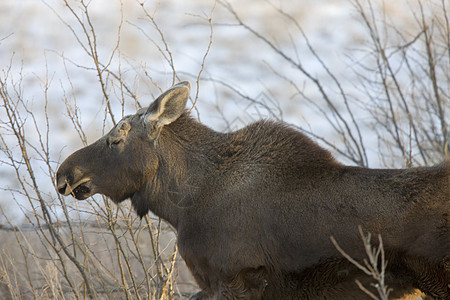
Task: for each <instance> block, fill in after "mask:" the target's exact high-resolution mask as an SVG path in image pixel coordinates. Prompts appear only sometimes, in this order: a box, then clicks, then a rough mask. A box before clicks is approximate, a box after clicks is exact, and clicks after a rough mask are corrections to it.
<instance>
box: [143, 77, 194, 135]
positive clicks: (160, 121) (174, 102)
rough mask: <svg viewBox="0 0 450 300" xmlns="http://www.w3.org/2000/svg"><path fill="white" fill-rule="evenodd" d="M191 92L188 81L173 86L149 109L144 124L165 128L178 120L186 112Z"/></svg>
mask: <svg viewBox="0 0 450 300" xmlns="http://www.w3.org/2000/svg"><path fill="white" fill-rule="evenodd" d="M190 90H191V85H190V84H189V82H187V81H182V82H180V83H177V84H176V85H174V86H172V87H171V88H170V89H168V90H167V91H165V92H164V93H162V94H161V96H159V97H158V98H156V100H155V101H153V103H152V104H151V105H150V106H149V107H148V109H147V112H146V113H145V115H144V116H143V118H144V122H145V123H154V124H156V125H157V126H164V125H167V124H170V123H172V122H173V121H175V120H176V119H178V117H180V116H181V114H182V113H183V112H184V109H185V107H186V102H187V100H188V98H189V91H190Z"/></svg>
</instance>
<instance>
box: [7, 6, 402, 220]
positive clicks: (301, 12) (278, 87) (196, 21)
mask: <svg viewBox="0 0 450 300" xmlns="http://www.w3.org/2000/svg"><path fill="white" fill-rule="evenodd" d="M68 3H69V4H70V5H71V7H72V8H73V9H74V11H75V13H76V14H77V16H78V17H79V18H80V19H81V20H83V24H84V25H85V26H87V27H85V28H82V26H81V25H80V24H79V23H78V22H77V19H76V17H75V16H74V15H73V14H72V13H71V11H70V10H69V9H68V7H67V6H66V5H64V2H63V1H61V0H42V1H36V0H20V1H16V0H2V1H1V2H0V69H1V72H2V74H0V78H1V79H2V81H5V80H6V82H7V83H8V84H9V85H10V86H11V84H12V83H11V82H12V81H13V82H15V83H16V84H19V83H20V79H21V78H22V84H21V89H20V92H21V97H22V99H24V101H25V102H26V104H27V107H28V108H29V109H30V110H31V111H32V112H33V113H34V116H35V117H36V121H37V124H39V131H41V132H42V133H44V139H45V142H48V144H49V151H50V156H51V165H52V167H53V168H54V169H56V168H57V166H58V165H59V164H60V163H61V162H62V160H63V159H64V158H65V157H67V156H68V155H69V154H70V153H72V152H73V151H74V150H76V149H78V148H80V147H82V146H83V143H82V142H81V140H80V138H79V136H78V134H77V132H76V131H75V129H74V126H73V124H72V123H71V122H70V120H69V118H68V113H67V109H66V103H65V102H66V101H67V102H68V103H69V104H70V107H76V109H77V112H78V114H79V121H80V124H81V126H82V128H83V130H84V131H85V132H86V135H87V141H88V143H91V142H93V141H95V140H96V139H97V138H99V137H100V136H101V135H102V134H104V133H105V132H106V131H108V130H109V128H110V127H111V126H112V122H111V120H110V119H109V117H108V115H106V114H105V97H104V95H103V93H102V90H101V87H100V85H99V81H98V75H97V73H96V70H95V69H94V67H95V66H94V63H93V59H92V58H91V57H90V56H89V55H88V54H87V53H86V52H85V50H84V49H83V47H82V46H81V45H80V42H81V43H82V44H83V45H85V47H86V45H87V42H88V41H87V39H86V36H85V35H84V33H83V32H84V30H86V31H87V32H88V34H89V36H90V38H91V42H92V43H94V41H93V35H92V32H91V28H89V27H88V26H89V22H88V20H87V18H86V16H85V15H84V14H83V7H82V5H81V4H80V2H79V1H75V0H70V1H68ZM85 3H86V4H88V11H89V16H90V21H91V23H92V25H93V28H94V29H95V33H96V34H95V37H96V41H95V43H96V46H97V50H98V54H99V57H100V61H101V62H102V63H103V64H108V63H110V64H109V69H110V70H112V71H113V72H115V74H119V73H121V74H122V76H123V79H124V81H125V82H126V84H127V85H128V86H129V87H130V88H131V89H132V90H133V92H135V93H136V96H137V99H138V101H139V104H140V105H142V106H146V105H148V104H149V103H150V102H151V101H152V99H153V98H154V97H156V96H157V95H158V94H159V93H160V89H162V90H164V89H166V88H168V87H169V86H171V84H172V76H173V74H172V70H171V68H170V66H169V65H168V63H167V61H166V59H165V58H164V57H163V54H164V55H165V56H166V57H167V55H168V53H167V52H166V51H165V45H164V43H163V42H162V40H161V37H160V34H159V32H158V31H157V30H156V29H155V27H154V26H153V24H152V22H151V21H150V19H149V18H148V17H147V16H146V15H145V12H144V11H143V9H142V6H141V5H140V2H139V1H132V0H129V1H128V0H123V1H122V2H121V1H118V0H92V1H85ZM229 3H230V4H231V5H232V7H233V8H234V10H235V11H236V12H237V14H238V15H239V16H240V18H241V19H242V20H243V21H244V22H245V23H247V24H249V25H250V26H251V27H252V28H254V29H255V30H257V31H258V32H260V33H261V34H262V35H263V36H265V37H267V38H269V39H270V40H271V41H272V42H273V43H274V45H276V46H277V47H279V49H281V50H282V51H284V52H285V53H286V54H287V55H289V57H292V58H293V59H294V61H295V63H297V64H300V65H301V66H302V67H303V68H305V69H306V70H307V71H308V72H309V73H310V74H311V75H312V76H314V77H315V78H318V79H320V80H321V81H322V84H323V85H325V86H327V91H328V92H329V93H330V95H334V96H336V97H337V96H338V95H339V90H338V88H337V86H336V85H335V84H334V83H333V80H332V78H330V76H329V75H328V74H327V72H326V70H325V69H324V68H323V66H322V65H321V64H320V63H319V62H318V60H317V58H316V57H314V55H313V54H312V53H311V52H310V51H309V49H308V46H307V44H306V43H305V39H304V38H303V36H302V34H301V32H300V31H299V29H298V27H297V26H301V28H302V30H303V31H304V33H305V35H306V36H307V38H308V40H309V42H310V44H311V45H312V46H313V48H314V49H315V51H316V52H317V54H318V55H319V56H320V57H321V58H322V59H323V60H324V62H325V64H326V65H327V66H328V68H329V69H330V70H332V72H333V73H334V74H335V75H336V76H337V77H338V78H339V79H342V83H343V85H344V88H345V89H346V91H349V92H348V93H349V94H350V95H354V97H357V96H358V95H360V93H358V92H357V91H356V89H355V88H354V87H353V83H354V79H353V78H352V77H351V76H354V74H353V75H351V74H350V73H351V72H349V70H350V66H349V62H348V60H346V57H347V56H348V55H352V54H353V55H358V52H355V49H358V48H362V47H363V45H364V43H365V41H366V38H367V36H366V35H367V33H366V31H365V28H364V27H363V24H362V22H361V20H360V19H359V18H358V17H357V15H356V13H355V9H354V7H353V6H352V4H351V2H349V1H346V0H319V1H317V0H314V1H313V0H303V1H291V0H278V1H273V2H268V1H263V0H246V1H241V0H239V1H238V0H233V1H230V2H229ZM376 3H381V2H376ZM392 3H393V2H390V4H389V5H387V4H385V5H387V6H389V7H388V8H386V14H389V16H390V17H393V16H396V15H399V16H402V15H403V14H405V6H406V5H407V4H405V2H403V1H398V2H396V3H397V4H392ZM143 7H144V8H145V9H146V10H147V12H148V13H149V15H150V16H154V20H155V22H156V24H157V25H158V27H159V28H160V30H161V32H163V34H164V37H165V41H166V42H167V45H168V46H169V49H170V51H171V54H172V55H173V59H174V66H175V69H176V71H177V73H178V76H179V79H180V80H186V79H187V80H190V81H191V83H195V81H196V77H197V75H198V73H199V72H200V70H201V68H202V67H201V63H202V60H203V57H204V55H205V52H206V49H207V47H208V44H209V40H210V34H211V32H210V26H209V23H208V19H209V18H210V16H211V12H212V11H213V12H212V20H213V30H214V31H213V44H212V48H211V51H210V52H209V54H208V56H207V58H206V64H205V69H204V71H203V74H202V81H200V90H199V100H198V103H197V105H196V108H197V109H198V115H199V117H200V120H201V121H202V122H203V123H205V124H207V125H208V126H210V127H212V128H214V129H216V130H231V129H237V128H239V127H242V126H244V125H245V124H247V123H249V122H250V121H252V120H255V119H259V118H261V117H270V118H283V119H284V120H285V121H287V122H289V123H292V124H295V125H297V126H299V127H302V128H305V129H307V130H311V131H313V132H314V133H315V134H317V135H318V136H321V137H323V138H325V139H326V140H328V141H329V142H330V143H332V144H339V143H341V142H342V141H341V139H340V137H338V136H335V135H333V131H332V130H331V128H330V124H329V123H328V122H326V121H325V120H324V119H323V117H321V116H320V114H318V111H317V108H315V107H314V106H311V105H305V102H304V101H303V100H302V99H303V98H304V97H301V96H299V95H298V93H297V91H296V90H295V88H294V87H293V86H292V85H291V84H290V83H289V82H288V81H286V80H285V79H284V78H290V79H292V80H295V81H296V83H297V84H298V85H299V86H300V87H302V88H303V90H302V92H303V93H304V94H305V95H306V96H307V97H310V98H311V100H312V101H315V100H317V99H318V97H319V96H318V89H317V87H316V86H314V85H313V84H311V82H309V81H308V80H307V79H306V77H305V76H304V74H302V72H299V70H298V69H297V68H295V67H294V66H293V64H291V63H289V62H288V61H286V60H285V59H284V58H283V57H282V56H281V55H279V54H276V53H275V52H274V51H273V50H272V49H271V47H270V46H268V45H267V44H265V43H264V42H262V41H261V40H259V39H257V38H255V36H253V35H252V34H250V32H249V31H248V30H245V29H244V28H242V27H240V26H236V24H237V22H236V20H235V19H234V17H233V16H232V15H231V14H230V12H229V11H227V9H226V8H225V7H224V6H223V5H221V4H220V2H217V3H216V2H214V1H210V0H192V1H181V0H165V1H161V2H154V1H144V5H143ZM277 8H280V9H281V10H283V11H284V12H286V13H288V14H289V15H291V16H293V18H294V19H295V22H293V21H292V20H289V19H286V18H285V17H283V15H282V14H280V13H279V12H278V11H277ZM121 10H122V12H123V14H121ZM403 20H404V21H403ZM397 22H399V23H400V25H399V26H403V25H402V24H401V23H402V22H404V24H409V23H408V22H409V21H407V20H406V18H403V17H402V18H399V20H397ZM120 25H121V31H120V34H119V29H118V26H120ZM405 26H406V25H405ZM74 33H75V35H76V36H77V37H78V38H79V41H77V38H76V37H75V35H74ZM118 37H120V40H119V41H118ZM117 44H119V47H118V49H117V50H116V52H114V51H115V47H116V45H117ZM158 48H159V49H158ZM111 57H112V59H111V60H110V58H111ZM6 74H8V75H7V76H6ZM103 76H104V78H105V79H106V80H107V93H108V94H109V96H110V100H111V105H112V109H113V111H114V114H115V115H116V121H117V120H118V119H119V118H120V117H119V116H121V115H126V114H130V113H134V112H135V110H136V106H138V105H137V104H136V103H135V101H134V100H133V99H132V98H131V97H129V96H123V93H122V90H121V86H120V84H119V83H118V82H117V80H113V79H111V76H108V75H107V74H106V73H103ZM283 77H284V78H283ZM210 79H214V80H210ZM177 81H178V79H177ZM220 82H224V83H226V84H228V85H230V86H232V87H233V88H234V89H235V90H237V91H238V92H239V93H240V94H241V96H239V94H236V93H234V92H231V91H230V90H229V89H226V88H225V87H224V85H223V84H221V83H220ZM154 83H156V85H155V84H154ZM47 85H48V89H47V92H46V93H45V92H44V91H45V90H46V87H47ZM158 87H160V89H159V88H158ZM196 92H197V89H196V86H195V84H193V90H192V92H191V96H195V94H196ZM242 96H248V97H250V98H252V99H256V100H258V101H261V103H260V104H259V105H253V104H252V103H251V102H249V101H247V100H245V97H242ZM123 98H124V99H125V104H124V105H123V106H122V104H121V101H122V100H123ZM46 99H47V101H48V103H47V105H48V106H47V112H48V114H47V115H45V113H44V105H45V100H46ZM317 101H318V100H317ZM317 103H318V105H321V104H320V103H319V102H317ZM339 106H340V108H343V107H344V104H343V103H339ZM323 109H327V108H326V107H323ZM353 109H354V111H355V116H356V121H357V122H359V121H361V122H363V121H364V120H365V118H366V117H367V116H366V115H365V114H364V113H363V112H362V111H361V110H359V109H358V108H357V107H354V108H353ZM20 111H21V112H22V113H25V111H24V109H23V108H22V109H21V110H20ZM344 116H345V117H348V115H346V114H345V113H344ZM0 117H1V120H2V122H3V121H4V120H5V118H6V116H5V112H4V111H3V110H2V111H1V112H0ZM46 120H48V123H49V125H48V126H49V133H48V141H47V137H46V136H45V131H46V126H47V125H46V124H47V121H46ZM25 130H26V133H27V137H28V139H30V142H31V143H32V144H34V145H38V137H39V136H38V132H37V130H36V128H35V127H34V125H33V122H32V121H31V119H27V122H26V127H25ZM0 133H1V134H2V135H3V136H4V137H5V139H6V140H7V141H8V143H9V144H10V145H11V147H12V148H13V149H14V151H15V153H19V155H20V152H19V149H18V148H17V142H16V141H15V138H14V136H11V135H10V133H9V132H7V130H6V129H5V126H4V125H2V126H0ZM364 140H365V142H366V143H367V144H366V145H367V148H369V149H370V148H373V149H376V139H375V137H374V135H373V134H372V133H371V132H369V131H368V132H366V133H365V134H364ZM371 146H373V147H371ZM31 152H32V157H33V161H34V163H35V165H34V168H35V170H36V171H37V172H39V173H38V174H37V176H36V177H37V178H38V181H39V187H40V189H42V191H43V192H44V193H45V194H46V195H48V198H49V199H52V198H54V195H55V193H56V191H55V190H54V187H53V184H52V181H51V179H50V178H49V175H48V171H46V169H45V164H43V163H42V162H40V161H39V157H38V154H37V153H33V151H31ZM335 155H336V156H337V157H338V158H340V157H339V155H338V154H336V153H335ZM0 159H1V161H3V163H2V162H0V175H1V177H2V179H1V186H0V187H1V188H2V189H6V190H8V189H19V190H20V189H21V188H20V186H18V183H17V179H16V176H15V173H14V170H13V169H12V168H10V166H8V164H6V163H4V162H5V161H7V158H6V157H5V156H4V154H0ZM377 159H378V156H377V154H376V151H373V152H371V153H369V161H370V164H371V165H375V166H377V165H378V163H377ZM21 171H22V172H25V170H24V167H21ZM23 176H25V175H23ZM2 193H3V192H2ZM22 198H23V197H22V196H21V195H20V194H19V193H13V194H11V193H8V192H6V191H5V192H4V196H2V199H1V200H0V206H2V207H3V208H4V209H5V210H7V211H9V212H11V214H10V213H8V214H10V215H11V216H13V217H12V219H16V220H20V219H21V218H22V217H23V213H22V212H21V210H20V208H19V206H18V205H23V207H25V208H26V207H28V204H27V201H25V200H24V199H22ZM14 199H15V200H14ZM67 201H71V200H67Z"/></svg>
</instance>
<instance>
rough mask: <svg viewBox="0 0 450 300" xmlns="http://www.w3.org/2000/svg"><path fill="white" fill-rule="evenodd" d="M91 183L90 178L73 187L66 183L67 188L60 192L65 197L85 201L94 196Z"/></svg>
mask: <svg viewBox="0 0 450 300" xmlns="http://www.w3.org/2000/svg"><path fill="white" fill-rule="evenodd" d="M90 182H91V179H90V178H84V179H81V180H80V181H78V182H76V183H75V184H72V185H70V184H68V183H67V182H66V184H65V186H64V187H62V188H61V189H59V192H60V193H61V194H63V195H64V196H67V195H72V196H73V197H74V198H76V199H78V200H84V199H86V198H87V197H89V196H91V195H92V194H93V193H92V190H91V188H90Z"/></svg>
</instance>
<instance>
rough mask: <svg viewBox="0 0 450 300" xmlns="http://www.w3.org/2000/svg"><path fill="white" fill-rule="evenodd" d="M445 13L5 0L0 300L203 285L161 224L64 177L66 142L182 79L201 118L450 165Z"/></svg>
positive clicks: (301, 4) (161, 294) (362, 1)
mask: <svg viewBox="0 0 450 300" xmlns="http://www.w3.org/2000/svg"><path fill="white" fill-rule="evenodd" d="M448 9H449V5H448V3H446V1H443V0H442V1H441V0H426V1H406V0H398V1H386V2H384V1H381V0H376V1H368V0H314V1H313V0H298V1H290V0H278V1H269V0H267V1H265V0H247V1H237V0H230V1H211V0H190V1H180V0H165V1H160V2H158V1H137V0H136V1H134V0H122V1H119V0H91V1H83V0H41V1H36V0H20V1H17V0H2V1H1V3H0V96H1V100H2V101H1V105H0V135H1V141H0V176H1V180H0V191H1V196H0V236H1V237H0V241H2V243H1V249H0V250H1V252H0V298H5V299H9V298H13V299H23V298H35V299H36V298H64V297H68V298H84V297H93V298H116V297H119V298H130V297H136V296H139V297H144V298H145V297H151V298H161V299H165V298H170V299H172V298H183V297H185V296H186V295H188V294H189V293H190V292H191V291H194V290H195V289H196V287H195V284H194V283H193V282H192V279H191V278H190V277H189V274H188V273H187V272H186V271H185V270H184V267H183V265H182V261H180V259H179V257H178V256H177V255H176V248H175V246H174V240H175V235H174V234H173V232H172V231H171V230H170V228H167V225H165V223H164V222H161V220H158V219H157V218H156V217H154V216H149V217H147V218H146V219H145V220H138V219H136V216H135V215H134V213H133V212H132V211H131V210H130V208H129V205H127V203H124V205H121V206H120V207H119V208H118V207H116V206H110V204H109V202H108V200H107V199H104V198H102V197H100V196H95V197H93V198H91V199H90V200H87V201H85V202H76V201H75V200H73V199H72V198H67V199H64V198H61V197H60V196H59V195H58V194H57V193H56V191H55V187H54V176H55V172H56V170H57V167H58V166H59V164H60V163H61V162H62V161H63V160H64V159H65V158H66V157H67V156H68V155H69V154H70V153H72V152H73V151H75V150H77V149H79V148H81V147H82V146H83V145H86V144H90V143H92V142H93V141H95V140H96V139H98V138H99V137H101V136H102V135H103V134H104V133H106V132H107V131H109V129H110V128H111V127H112V126H113V125H114V124H115V123H116V122H118V121H119V120H120V119H121V117H122V116H124V115H127V114H132V113H134V112H135V111H136V109H137V108H139V107H144V106H147V105H148V104H149V103H150V102H151V101H152V100H153V99H154V98H155V97H157V96H158V95H159V94H160V93H161V92H162V91H164V90H165V89H167V88H168V87H170V86H171V85H173V84H174V83H176V82H178V81H181V80H189V81H190V82H191V85H192V90H191V102H190V104H189V105H190V107H195V109H194V110H193V112H192V113H193V114H194V115H195V117H197V118H198V119H199V120H200V121H201V122H203V123H204V124H206V125H208V126H210V127H212V128H213V129H215V130H218V131H230V130H236V129H238V128H241V127H243V126H245V125H246V124H248V123H250V122H252V121H254V120H257V119H260V118H270V119H276V120H283V121H285V122H287V123H289V124H291V126H294V127H296V128H297V129H298V130H301V131H302V132H304V133H306V134H307V135H309V136H310V137H311V138H313V139H314V140H316V141H317V142H318V143H319V144H320V145H321V146H323V147H325V148H327V149H329V150H330V151H331V152H332V153H333V155H334V156H335V157H336V158H337V159H338V160H339V161H341V162H343V163H346V164H351V165H360V166H369V167H410V166H418V165H433V164H436V163H438V162H440V161H442V160H444V159H445V158H446V157H448V151H449V139H450V137H449V130H448V124H449V122H450V113H449V109H450V85H449V82H450V70H449V69H450V68H449V67H450V50H449V48H450V34H449V33H450V24H449V18H450V14H449V12H448ZM99 235H101V236H102V239H101V241H100V239H98V238H97V237H98V236H99ZM18 250H20V251H18ZM106 260H107V261H108V262H110V263H102V261H103V262H105V261H106ZM99 274H101V275H99ZM135 278H139V280H138V279H136V280H135Z"/></svg>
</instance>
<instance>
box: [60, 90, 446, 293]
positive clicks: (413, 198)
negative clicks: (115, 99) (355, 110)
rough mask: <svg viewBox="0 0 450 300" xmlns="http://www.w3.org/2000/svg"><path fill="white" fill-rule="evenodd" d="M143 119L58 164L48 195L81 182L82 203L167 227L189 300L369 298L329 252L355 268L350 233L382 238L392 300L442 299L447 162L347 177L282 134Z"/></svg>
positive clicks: (355, 237)
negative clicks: (128, 208) (186, 277)
mask: <svg viewBox="0 0 450 300" xmlns="http://www.w3.org/2000/svg"><path fill="white" fill-rule="evenodd" d="M184 100H185V99H184ZM165 105H169V104H165ZM142 114H143V111H140V112H139V113H138V114H136V115H133V116H129V117H126V118H125V119H124V120H123V121H122V122H128V124H129V125H130V129H128V127H126V126H125V129H126V130H122V131H120V124H118V126H116V127H115V128H113V129H112V130H111V132H110V133H108V134H107V135H106V136H105V137H103V138H101V139H100V140H98V141H97V142H95V143H94V144H92V145H90V146H87V147H85V148H83V149H81V150H79V151H77V152H75V153H74V154H72V155H71V156H70V157H69V158H67V159H66V160H65V161H64V162H63V163H62V165H61V167H60V169H59V170H58V187H59V188H60V190H61V191H64V189H65V182H67V181H69V179H70V180H73V182H75V181H76V180H78V179H80V178H81V177H80V176H88V177H89V178H91V179H92V180H91V181H90V182H89V183H87V184H86V189H87V188H89V190H90V193H100V194H104V195H107V196H109V197H110V198H111V199H112V200H113V201H115V202H120V201H122V200H124V199H125V198H131V202H132V205H133V206H134V208H135V209H136V212H137V213H138V215H140V216H144V215H145V214H146V213H147V212H148V211H149V210H151V211H152V212H154V213H155V214H157V215H158V216H160V217H162V218H164V219H165V220H167V221H168V222H169V223H170V224H171V225H172V226H173V227H174V228H175V229H176V230H177V232H178V246H179V251H180V254H181V255H182V256H183V258H184V259H185V261H186V264H187V266H188V267H189V268H190V270H191V271H192V273H193V275H194V277H195V279H196V281H197V283H198V285H199V286H200V288H201V289H202V291H201V292H200V293H197V294H196V295H195V296H193V299H222V298H223V299H368V296H366V295H365V294H364V293H363V292H361V291H360V289H359V288H358V287H357V286H356V284H355V283H354V280H355V279H358V280H360V281H361V282H363V283H365V285H366V287H368V288H369V289H372V288H371V285H370V283H371V278H370V277H368V276H367V275H365V274H363V273H362V272H360V271H358V270H357V269H356V268H355V267H354V266H353V265H352V264H350V263H349V262H348V261H346V260H345V259H344V258H342V257H341V256H340V254H339V253H338V251H337V250H336V249H335V247H334V246H333V244H332V243H331V242H330V236H334V238H335V239H336V240H337V241H338V243H339V244H340V245H341V247H342V248H343V249H344V250H346V251H347V252H348V254H350V255H351V256H352V257H354V258H355V259H362V258H363V257H364V249H363V244H362V241H361V238H360V236H359V234H358V230H357V227H358V225H362V227H363V229H364V230H365V231H368V232H371V233H372V234H374V235H375V234H381V236H382V238H383V242H384V247H385V250H386V259H387V261H388V268H387V271H386V284H387V285H388V286H389V287H390V288H393V292H392V293H391V296H392V297H400V296H402V295H404V294H405V293H408V292H412V291H413V290H414V289H415V288H419V289H421V290H422V291H423V292H425V293H426V294H428V295H430V296H433V297H435V299H450V287H449V286H448V284H449V282H450V268H449V260H450V224H449V214H450V162H449V161H447V162H443V163H442V164H440V165H437V166H434V167H421V168H412V169H405V170H390V169H367V168H360V167H348V166H344V165H342V164H340V163H339V162H337V161H336V160H335V159H334V158H333V157H332V155H331V154H330V153H329V152H328V151H326V150H324V149H323V148H321V147H320V146H318V145H317V144H316V143H314V142H313V141H312V140H310V139H309V138H308V137H306V136H305V135H303V134H302V133H300V132H298V131H296V130H294V129H292V128H290V127H288V126H287V125H285V124H282V123H278V122H271V121H259V122H256V123H253V124H250V125H249V126H247V127H245V128H243V129H240V130H238V131H236V132H231V133H219V132H215V131H213V130H211V129H209V128H208V127H206V126H204V125H202V124H201V123H199V122H197V121H196V120H194V119H192V118H191V117H189V116H188V114H187V113H180V114H181V116H180V117H179V118H177V119H176V120H175V121H173V122H172V123H170V124H168V125H165V126H162V127H158V126H156V125H154V124H153V123H145V122H143V121H142ZM121 136H123V137H124V141H123V143H118V144H111V143H110V142H111V141H117V138H119V139H120V138H121ZM74 170H78V171H77V172H78V173H77V172H74ZM80 170H81V171H80ZM75 173H76V174H81V175H77V176H78V177H80V178H75V179H74V178H72V177H73V176H74V175H73V174H75ZM70 176H72V177H70ZM73 182H69V184H71V183H73ZM80 190H81V189H80ZM80 198H84V197H80ZM372 292H374V289H372Z"/></svg>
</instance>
